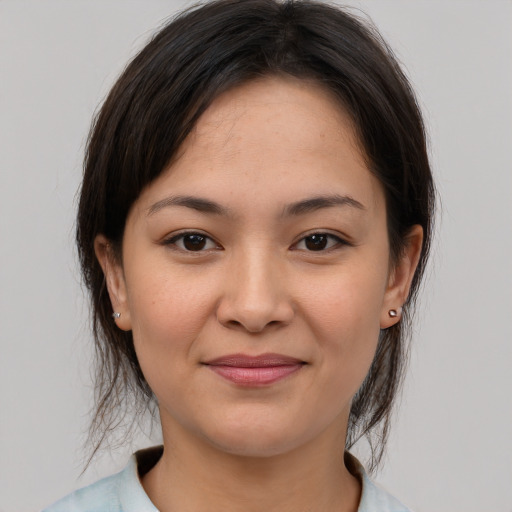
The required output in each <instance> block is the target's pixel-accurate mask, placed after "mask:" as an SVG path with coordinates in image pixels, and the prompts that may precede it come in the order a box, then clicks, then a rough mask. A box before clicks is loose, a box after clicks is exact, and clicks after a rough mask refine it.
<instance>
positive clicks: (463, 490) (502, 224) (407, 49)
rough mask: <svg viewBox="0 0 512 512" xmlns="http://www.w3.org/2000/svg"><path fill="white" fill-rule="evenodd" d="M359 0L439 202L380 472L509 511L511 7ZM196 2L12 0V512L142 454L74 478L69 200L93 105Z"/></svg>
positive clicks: (76, 302)
mask: <svg viewBox="0 0 512 512" xmlns="http://www.w3.org/2000/svg"><path fill="white" fill-rule="evenodd" d="M348 3H349V4H350V5H352V6H358V7H360V8H361V9H363V10H364V11H366V12H367V13H368V14H369V15H370V16H371V17H372V18H373V20H374V21H375V22H376V24H377V25H378V26H379V27H380V29H381V31H382V32H383V34H384V36H385V37H386V38H387V39H388V40H389V41H390V43H391V44H392V46H393V47H394V48H395V50H396V52H397V54H398V56H399V58H400V60H401V61H402V62H403V63H404V65H405V67H406V68H407V70H408V73H409V75H410V77H411V78H412V81H413V83H414V84H415V86H416V89H417V91H418V94H419V97H420V100H421V104H422V106H423V108H424V111H425V114H426V116H427V119H428V124H429V129H430V133H431V145H432V151H431V153H432V163H433V167H434V170H435V174H436V177H437V181H438V187H439V191H440V193H441V196H442V201H443V212H442V215H441V216H440V218H439V223H438V236H437V240H436V243H435V246H434V255H433V256H434V259H433V265H432V266H431V271H430V276H429V280H428V283H427V286H426V288H425V294H424V300H423V303H422V308H421V311H420V314H419V322H418V327H417V332H416V336H415V340H414V345H413V351H412V362H411V366H410V373H409V377H408V380H407V382H406V387H405V392H404V396H403V400H402V407H401V410H400V415H399V418H398V419H397V421H396V423H395V426H394V430H393V436H392V439H391V443H390V445H389V451H388V457H387V463H386V466H385V468H384V470H383V471H382V472H381V473H380V474H379V475H378V477H377V480H378V481H379V482H381V483H382V484H383V485H384V486H385V487H387V488H388V489H390V490H392V491H393V492H394V493H395V494H396V495H398V496H399V497H400V498H401V499H402V500H403V501H405V502H406V503H407V504H409V505H410V506H411V507H413V508H414V509H415V510H416V511H417V512H427V511H428V512H459V511H460V512H477V511H490V510H492V511H494V512H510V511H512V414H511V391H512V389H511V388H512V385H511V384H512V377H511V374H512V372H511V370H510V368H511V363H512V349H511V347H512V344H511V340H512V321H511V320H512V236H511V234H512V233H511V225H512V222H511V220H512V206H511V203H512V201H511V194H512V165H511V164H512V156H511V155H512V151H511V146H512V121H511V119H512V96H511V93H512V35H511V34H512V26H511V25H512V22H511V21H512V3H511V2H510V1H506V0H485V1H484V0H481V1H475V0H473V1H471V0H467V1H455V0H448V1H412V0H401V1H398V0H395V1H382V0H381V1H361V2H358V1H351V2H348ZM184 5H186V4H184V3H183V1H182V0H174V1H172V0H169V1H162V0H145V1H142V0H138V1H128V0H125V1H119V0H117V1H106V2H105V1H97V0H87V1H69V0H68V1H57V0H44V1H42V0H27V1H22V0H10V1H8V0H3V1H1V0H0V144H1V146H0V147H1V150H0V193H1V195H0V197H1V201H0V343H1V345H0V349H1V351H0V511H1V512H25V511H26V512H28V511H30V510H37V509H39V508H40V507H42V506H44V505H46V504H48V503H49V502H52V501H53V500H55V499H57V498H59V497H60V496H62V495H64V494H65V493H67V492H69V491H71V490H72V489H74V488H76V487H77V486H82V485H85V484H86V483H89V482H91V481H93V480H95V479H96V478H98V477H100V476H103V475H105V474H108V473H111V472H113V471H114V470H117V469H119V468H121V467H122V466H123V465H124V463H125V461H126V458H127V453H128V452H130V451H131V450H132V449H133V447H130V446H129V447H127V448H126V449H124V450H119V451H116V452H114V453H113V454H112V455H106V456H104V457H102V458H101V459H100V460H98V461H97V463H96V464H95V466H94V468H93V469H92V470H89V471H88V472H86V473H85V475H84V476H82V477H81V478H79V474H80V472H81V467H82V466H81V464H82V463H83V452H81V443H82V442H83V439H84V435H83V433H84V431H85V429H86V426H87V421H88V420H87V418H88V411H89V408H90V406H91V385H90V379H89V357H90V345H89V341H90V335H89V333H88V327H87V323H86V319H87V307H86V305H85V303H84V301H83V298H82V290H81V288H80V284H79V278H78V274H77V265H76V257H75V252H74V246H73V222H74V221H73V217H74V211H75V198H74V195H75V191H76V189H77V186H78V183H79V178H80V166H81V159H82V153H83V147H84V142H85V137H86V134H87V130H88V126H89V122H90V119H91V115H92V113H93V111H94V109H95V107H96V105H97V104H98V103H99V102H100V100H101V99H102V98H103V97H104V95H105V94H106V92H107V91H108V89H109V86H110V85H111V84H112V81H113V80H114V79H115V77H116V75H117V74H118V73H119V72H120V70H121V69H122V67H123V66H124V64H125V63H126V62H127V60H128V58H129V57H130V56H132V55H133V54H134V52H135V51H136V50H137V49H138V48H140V47H141V46H142V45H143V44H144V42H145V41H146V40H147V38H148V37H149V36H150V34H151V33H152V30H153V29H154V28H155V27H157V26H158V25H159V24H160V23H161V21H162V20H163V19H164V18H166V17H167V16H169V15H170V14H172V13H173V12H174V11H175V10H176V9H178V8H180V7H182V6H184ZM150 442H151V441H150V440H148V439H145V438H144V437H143V436H141V437H140V439H137V440H136V443H135V444H136V446H142V445H144V444H149V443H150Z"/></svg>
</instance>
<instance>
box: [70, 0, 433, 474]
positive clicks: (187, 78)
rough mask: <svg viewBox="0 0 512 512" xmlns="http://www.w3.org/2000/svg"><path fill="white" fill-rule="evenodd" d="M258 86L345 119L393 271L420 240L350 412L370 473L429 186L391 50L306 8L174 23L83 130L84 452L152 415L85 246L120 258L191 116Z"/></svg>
mask: <svg viewBox="0 0 512 512" xmlns="http://www.w3.org/2000/svg"><path fill="white" fill-rule="evenodd" d="M265 75H291V76H293V77H296V78H300V79H308V80H313V81H317V82H318V83H319V84H322V86H323V87H327V88H328V89H329V90H330V91H332V93H334V94H335V96H336V97H337V98H338V99H339V102H340V105H341V106H342V108H344V109H345V110H346V111H347V112H348V113H349V114H350V115H351V117H352V119H353V122H354V125H355V127H356V130H357V133H358V136H359V139H360V144H361V148H362V150H363V152H364V154H365V157H366V160H367V163H368V167H369V169H370V170H371V172H372V173H374V175H375V176H376V177H377V178H378V179H379V181H380V182H381V184H382V186H383V188H384V192H385V197H386V208H387V216H388V226H389V228H388V229H389V240H390V248H391V258H392V259H395V260H396V258H397V257H398V256H399V255H400V253H401V251H402V250H403V248H404V245H405V242H406V239H407V233H408V231H409V229H410V228H411V226H413V225H415V224H419V225H421V226H422V227H423V230H424V243H423V249H422V253H421V257H420V262H419V265H418V268H417V271H416V274H415V276H414V279H413V283H412V288H411V292H410V295H409V298H408V301H407V302H406V304H405V305H404V306H405V307H404V314H403V317H402V320H401V322H399V323H398V324H396V325H394V326H392V327H390V328H389V329H386V330H383V331H381V335H380V340H379V344H378V348H377V353H376V355H375V359H374V361H373V364H372V366H371V369H370V371H369V374H368V375H367V377H366V379H365V381H364V383H363V385H362V386H361V388H360V390H359V391H358V393H357V395H356V396H355V398H354V400H353V403H352V408H351V413H350V419H349V428H348V436H347V443H346V444H347V448H349V447H350V446H352V445H353V444H354V442H355V441H357V440H358V439H359V438H361V437H363V436H366V437H367V438H368V440H369V441H370V446H371V447H372V459H371V460H370V469H372V468H373V467H374V466H375V465H376V464H378V462H379V461H380V459H381V457H382V453H383V449H384V446H385V442H386V438H387V434H388V430H389V422H390V413H391V410H392V405H393V402H394V399H395V397H396V395H397V392H398V390H399V387H400V383H401V380H402V375H403V370H404V365H405V362H406V361H407V357H406V356H407V343H406V340H407V336H406V334H407V331H408V329H409V327H410V320H411V318H410V317H411V306H412V303H413V302H414V299H415V297H416V293H417V290H418V286H419V284H420V280H421V278H422V275H423V273H424V269H425V263H426V260H427V255H428V252H429V247H430V241H431V233H432V218H433V208H434V186H433V182H432V176H431V172H430V167H429V162H428V156H427V150H426V142H425V132H424V126H423V122H422V117H421V113H420V109H419V107H418V105H417V102H416V99H415V96H414V94H413V92H412V90H411V87H410V84H409V82H408V80H407V78H406V77H405V76H404V74H403V72H402V70H401V69H400V66H399V65H398V63H397V61H396V59H395V58H394V56H393V53H392V51H391V50H390V49H389V47H388V46H387V45H386V43H385V42H384V41H383V40H382V38H381V37H380V35H379V34H378V32H377V31H376V30H375V29H374V28H372V27H371V26H370V25H369V24H368V23H363V22H362V21H360V20H359V19H357V18H356V17H355V16H353V15H351V14H349V13H348V12H346V11H345V10H343V9H341V8H338V7H334V6H330V5H327V4H322V3H317V2H314V1H309V0H297V1H294V0H286V1H284V2H281V1H276V0H220V1H214V2H210V3H206V4H203V5H200V6H196V7H194V8H191V9H189V10H187V11H185V12H183V13H181V14H180V15H178V16H177V17H175V18H174V19H173V20H172V21H171V22H170V23H168V24H167V25H166V26H164V28H162V29H161V30H160V31H159V32H158V33H157V34H156V35H155V36H154V37H153V39H152V40H151V41H150V42H149V43H148V44H147V45H146V46H145V48H143V49H142V51H141V52H140V53H139V54H138V55H137V56H136V57H135V58H134V59H133V60H132V62H131V63H130V64H129V65H128V66H127V68H126V69H125V71H124V72H123V73H122V75H121V76H120V78H119V79H118V80H117V82H116V84H115V85H114V87H113V88H112V90H111V92H110V94H109V95H108V97H107V99H106V100H105V102H104V104H103V106H102V108H101V110H100V111H99V113H98V114H97V116H96V118H95V120H94V123H93V126H92V129H91V133H90V136H89V140H88V144H87V149H86V155H85V164H84V176H83V184H82V188H81V193H80V203H79V211H78V222H77V245H78V252H79V257H80V262H81V266H82V273H83V278H84V281H85V284H86V286H87V288H88V289H89V292H90V296H91V301H92V314H93V316H92V318H93V331H94V338H95V342H96V349H97V378H96V392H97V396H96V407H97V408H96V412H95V416H94V418H93V421H92V426H91V433H92V436H93V444H94V446H95V450H97V448H98V447H99V446H100V445H101V443H102V442H103V441H104V440H105V438H106V436H107V434H108V433H109V432H110V431H111V430H112V429H113V428H114V427H115V426H116V425H118V424H122V423H123V420H124V419H125V418H126V414H127V412H130V414H129V415H128V416H130V417H133V415H132V414H131V413H135V416H136V415H137V414H138V413H140V412H142V411H143V410H145V409H146V407H147V406H148V405H151V404H153V406H154V397H153V394H152V391H151V389H150V388H149V386H148V384H147V382H146V380H145V378H144V375H143V374H142V372H141V369H140V366H139V363H138V361H137V357H136V354H135V351H134V346H133V339H132V334H131V332H124V331H121V330H119V329H118V328H117V327H116V325H115V323H114V322H113V321H112V318H111V313H112V309H111V304H110V300H109V296H108V293H107V290H106V287H105V282H104V277H103V272H102V270H101V267H100V265H99V263H98V261H97V259H96V257H95V254H94V239H95V237H96V236H97V235H98V234H104V235H105V236H106V237H107V238H108V239H109V240H110V241H111V243H112V245H113V247H114V248H116V249H117V254H118V255H119V257H120V255H121V249H120V247H121V243H122V238H123V232H124V227H125V222H126V218H127V215H128V212H129V210H130V208H131V206H132V205H133V203H134V201H136V199H137V198H138V196H139V195H140V193H141V191H142V190H143V189H144V187H146V186H147V185H148V184H149V183H151V182H152V181H153V180H154V179H155V178H156V177H157V176H159V174H160V173H162V171H163V170H164V169H165V168H166V167H167V166H168V165H169V163H170V162H171V161H172V159H173V157H174V156H175V155H176V152H177V150H178V148H179V147H180V145H181V144H182V142H183V141H184V139H185V138H186V136H187V134H188V133H189V132H190V131H191V129H192V128H193V127H194V125H195V123H196V122H197V120H198V118H199V116H200V115H201V114H202V113H203V112H204V111H205V109H206V108H208V106H209V105H210V103H211V102H212V100H213V99H214V98H215V97H217V96H218V95H219V94H220V93H221V92H223V91H226V90H227V89H229V88H232V87H234V86H236V85H239V84H241V83H244V82H247V81H249V80H253V79H256V78H259V77H262V76H265Z"/></svg>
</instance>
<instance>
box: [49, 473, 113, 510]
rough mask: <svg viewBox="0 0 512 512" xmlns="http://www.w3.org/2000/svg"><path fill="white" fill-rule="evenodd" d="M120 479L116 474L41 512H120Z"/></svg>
mask: <svg viewBox="0 0 512 512" xmlns="http://www.w3.org/2000/svg"><path fill="white" fill-rule="evenodd" d="M120 477H121V473H117V474H115V475H112V476H109V477H107V478H103V479H102V480H99V481H98V482H96V483H94V484H91V485H88V486H87V487H83V488H82V489H78V490H77V491H75V492H73V493H71V494H68V495H67V496H66V497H64V498H62V499H61V500H59V501H57V503H54V504H53V505H51V506H50V507H48V508H45V509H44V510H43V511H42V512H120V511H121V504H120V502H119V490H118V488H119V481H120Z"/></svg>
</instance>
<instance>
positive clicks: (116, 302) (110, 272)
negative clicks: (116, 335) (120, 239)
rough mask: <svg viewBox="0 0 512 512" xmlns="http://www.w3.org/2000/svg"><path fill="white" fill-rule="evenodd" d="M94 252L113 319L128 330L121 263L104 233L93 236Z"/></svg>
mask: <svg viewBox="0 0 512 512" xmlns="http://www.w3.org/2000/svg"><path fill="white" fill-rule="evenodd" d="M94 252H95V254H96V258H97V259H98V262H99V264H100V265H101V268H102V270H103V274H104V276H105V283H106V285H107V290H108V294H109V297H110V302H111V304H112V312H113V315H112V318H113V321H115V323H116V325H117V326H118V327H119V328H120V329H122V330H123V331H129V330H131V321H130V310H129V308H128V299H127V293H126V283H125V280H124V272H123V268H122V265H121V264H120V262H119V261H118V258H117V257H116V255H115V254H114V250H113V248H112V244H111V243H110V241H109V240H108V239H107V238H106V237H105V236H104V235H98V236H97V237H96V238H95V240H94Z"/></svg>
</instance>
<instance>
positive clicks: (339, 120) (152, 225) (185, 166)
mask: <svg viewBox="0 0 512 512" xmlns="http://www.w3.org/2000/svg"><path fill="white" fill-rule="evenodd" d="M178 196H186V197H194V198H201V199H205V200H207V201H210V202H214V203H215V204H216V205H217V206H218V209H219V210H220V211H215V212H214V211H203V210H205V207H204V204H203V203H201V204H199V203H198V202H197V201H196V203H190V201H188V202H187V201H183V200H180V201H176V197H178ZM326 197H328V198H331V201H330V203H329V201H327V203H329V204H327V203H326V201H324V202H323V203H322V201H317V204H316V207H315V208H312V207H311V203H309V206H310V207H309V208H308V207H306V206H305V205H304V203H303V202H304V201H305V200H310V199H312V198H316V199H317V198H324V199H325V198H326ZM332 198H335V199H334V200H332ZM340 198H344V199H342V200H341V201H340ZM347 198H348V199H347ZM301 202H302V203H301ZM176 203H180V204H176ZM298 203H301V204H302V208H300V207H298V206H297V204H298ZM320 203H321V204H320ZM334 203H335V204H334ZM293 205H295V208H294V207H293ZM210 210H211V208H210ZM183 232H187V233H190V232H193V233H199V234H201V235H203V236H204V237H206V238H204V239H199V240H202V241H203V242H204V246H202V249H201V250H190V247H191V245H190V243H188V242H190V238H187V239H184V238H183V236H181V238H180V235H183ZM313 234H317V236H319V237H320V238H317V240H319V241H320V243H319V245H320V249H321V250H311V247H313V248H315V245H314V244H313V245H312V240H313V239H311V238H307V237H310V236H311V235H313ZM196 240H197V238H196ZM184 242H187V244H185V243H184ZM421 242H422V231H421V228H420V227H419V226H414V227H413V228H412V229H411V232H410V237H409V239H408V245H407V247H406V249H405V251H404V253H403V256H402V257H401V259H400V260H399V261H398V262H395V263H394V264H392V262H391V261H390V257H389V244H388V236H387V226H386V208H385V200H384V193H383V190H382V187H381V185H380V183H379V182H378V181H377V179H376V178H375V177H374V176H373V175H372V174H371V173H370V172H369V170H368V169H367V167H366V165H365V161H364V158H363V155H362V154H361V151H360V149H359V145H358V141H357V139H356V136H355V133H354V130H353V127H352V123H351V120H350V118H349V117H348V115H347V114H346V113H345V112H344V111H343V110H342V109H341V108H340V107H339V105H338V104H337V103H336V102H335V101H334V99H333V98H332V97H331V96H330V95H329V93H328V92H327V91H325V90H323V89H322V88H321V87H320V86H319V85H317V84H313V83H310V82H306V81H298V80H294V79H288V78H287V79H285V78H282V77H280V78H276V77H271V78H265V79H261V80H259V81H253V82H250V83H248V84H245V85H243V86H240V87H237V88H235V89H233V90H230V91H228V92H226V93H224V94H222V95H221V96H219V97H218V98H217V99H216V100H215V101H214V102H213V104H212V105H211V106H210V108H209V109H208V110H207V111H206V112H205V113H204V114H203V116H202V117H201V118H200V120H199V121H198V123H197V126H196V128H195V129H194V131H193V132H192V133H191V135H190V136H189V137H188V139H187V140H186V142H185V143H184V145H183V148H182V151H181V152H180V155H179V158H177V159H176V160H175V162H174V163H172V165H171V166H170V167H169V169H167V170H165V171H164V172H163V173H162V175H160V177H158V178H157V179H156V180H155V181H154V182H152V183H151V184H150V185H149V186H148V187H147V188H146V189H144V191H143V192H142V193H141V195H140V197H139V198H138V199H137V201H136V202H135V203H134V205H133V207H132V209H131V210H130V213H129V216H128V219H127V223H126V230H125V234H124V240H123V248H122V249H123V250H122V263H121V262H119V261H117V260H116V259H115V257H114V256H113V254H112V251H111V250H110V249H109V244H108V240H106V239H105V238H104V237H103V236H99V237H98V238H97V240H96V254H97V256H98V259H99V261H100V263H101V264H102V267H103V269H104V271H105V275H106V279H107V285H108V289H109V293H110V297H111V301H112V306H113V309H114V310H115V311H118V312H120V313H121V316H120V318H118V319H116V322H117V325H118V327H119V328H121V329H124V330H132V331H133V337H134V342H135V349H136V351H137V356H138V358H139V362H140V365H141V368H142V370H143V372H144V375H145V377H146V379H147V381H148V383H149V385H150V386H151V388H152V390H153V392H154V393H155V395H156V397H157V399H158V402H159V408H160V415H161V422H162V431H163V439H164V447H165V450H164V455H163V456H162V458H161V460H160V461H159V462H158V463H157V464H156V466H155V467H154V468H153V469H152V470H151V471H150V472H149V473H148V474H147V475H145V476H144V478H143V480H142V483H143V485H144V487H145V489H146V492H147V493H148V495H149V497H150V498H151V499H152V501H153V502H154V503H155V505H156V506H157V507H158V508H159V510H161V511H162V512H166V511H171V510H180V511H199V510H209V511H221V510H222V511H224V512H225V511H232V510H233V511H235V510H236V511H242V510H243V511H261V510H265V511H274V510H276V511H277V510H279V511H280V512H283V511H288V510H290V511H291V510H293V511H295V512H297V511H323V512H325V511H330V510H332V511H334V510H336V511H337V512H340V511H355V510H357V506H358V503H359V499H360V484H359V482H358V481H357V479H356V478H355V477H353V476H352V475H351V474H350V473H349V472H348V470H347V469H346V468H345V466H344V464H343V456H342V454H343V451H344V446H345V436H346V429H347V423H348V415H349V411H350V404H351V400H352V398H353V396H354V394H355V393H356V391H357V389H358V388H359V386H360V385H361V383H362V381H363V380H364V377H365V375H366V374H367V372H368V369H369V367H370V364H371V362H372V359H373V357H374V354H375V350H376V347H377V341H378V336H379V331H380V329H385V328H387V327H389V326H391V325H392V324H394V323H395V322H398V321H400V316H399V315H398V317H396V318H391V317H390V316H389V310H390V309H399V308H400V306H401V304H403V302H404V301H405V300H406V297H407V294H408V291H409V286H410V283H411V279H412V276H413V274H414V270H415V268H416V265H417V261H418V257H419V253H420V249H421ZM322 243H325V244H326V245H325V247H323V246H322ZM199 245H200V244H199ZM235 353H243V354H247V355H253V356H256V355H260V354H265V353H278V354H282V355H286V356H290V357H293V358H297V359H299V360H300V361H302V362H303V363H304V364H303V365H302V366H301V368H300V369H299V370H298V371H296V372H294V373H292V374H291V375H289V376H288V377H286V378H284V379H281V380H279V381H277V382H275V383H273V384H270V385H264V386H259V387H258V386H256V387H246V386H245V387H244V386H240V385H237V384H235V383H233V382H231V381H229V380H226V379H224V378H222V377H221V376H219V375H218V374H216V373H215V372H214V371H212V370H211V368H209V367H208V366H206V365H205V364H204V363H205V362H206V361H210V360H212V359H214V358H218V357H221V356H226V355H228V354H235Z"/></svg>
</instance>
